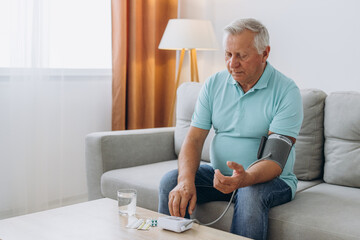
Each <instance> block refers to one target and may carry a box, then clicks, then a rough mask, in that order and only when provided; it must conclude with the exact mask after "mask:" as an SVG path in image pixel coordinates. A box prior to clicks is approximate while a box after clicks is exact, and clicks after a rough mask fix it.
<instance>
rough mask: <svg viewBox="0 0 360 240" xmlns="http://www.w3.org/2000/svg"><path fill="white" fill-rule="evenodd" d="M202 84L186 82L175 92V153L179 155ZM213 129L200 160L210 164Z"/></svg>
mask: <svg viewBox="0 0 360 240" xmlns="http://www.w3.org/2000/svg"><path fill="white" fill-rule="evenodd" d="M201 86H202V84H201V83H196V82H186V83H183V84H181V85H180V87H179V88H178V90H177V102H176V127H175V133H174V138H175V153H176V154H177V155H179V153H180V149H181V145H182V143H183V142H184V139H185V136H186V134H187V132H188V131H189V128H190V123H191V118H192V115H193V112H194V109H195V104H196V101H197V98H198V96H199V92H200V89H201ZM214 134H215V132H214V129H211V130H210V132H209V135H208V136H207V138H206V140H205V143H204V147H203V151H202V154H201V159H202V160H204V161H207V162H210V151H209V150H210V144H211V140H212V139H213V137H214Z"/></svg>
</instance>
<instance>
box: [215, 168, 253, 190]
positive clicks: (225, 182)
mask: <svg viewBox="0 0 360 240" xmlns="http://www.w3.org/2000/svg"><path fill="white" fill-rule="evenodd" d="M226 164H227V165H228V167H229V168H231V169H233V174H232V176H230V177H227V176H224V175H222V174H221V172H220V170H219V169H216V170H215V175H214V188H216V189H217V190H219V191H220V192H222V193H225V194H228V193H231V192H233V191H235V190H236V189H238V188H241V187H245V186H246V184H247V182H248V178H249V177H250V176H249V174H248V173H247V172H246V171H245V169H244V167H243V166H242V165H240V164H238V163H236V162H227V163H226Z"/></svg>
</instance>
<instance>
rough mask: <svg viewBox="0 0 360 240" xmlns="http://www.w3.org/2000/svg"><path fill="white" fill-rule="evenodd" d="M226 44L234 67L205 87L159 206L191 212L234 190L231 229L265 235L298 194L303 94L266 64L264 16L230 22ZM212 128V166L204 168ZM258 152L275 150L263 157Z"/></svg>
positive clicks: (228, 63) (229, 62)
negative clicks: (273, 213)
mask: <svg viewBox="0 0 360 240" xmlns="http://www.w3.org/2000/svg"><path fill="white" fill-rule="evenodd" d="M224 48H225V63H226V67H227V70H224V71H222V72H218V73H216V74H214V75H213V76H211V77H210V78H209V79H208V80H207V81H206V82H205V84H204V85H203V87H202V89H201V92H200V94H199V97H198V101H197V103H196V107H195V111H194V114H193V117H192V121H191V126H190V129H189V132H188V134H187V136H186V139H185V141H184V143H183V145H182V148H181V152H180V155H179V164H178V165H179V166H178V170H175V171H172V172H169V173H167V174H166V175H165V176H164V177H163V179H162V180H161V184H160V193H159V197H160V201H159V211H160V212H161V213H165V214H171V215H173V216H181V217H184V216H186V217H188V216H189V214H192V212H193V211H194V208H195V206H196V203H205V202H209V201H229V199H230V197H231V195H232V194H231V193H232V192H234V191H235V195H234V200H233V202H234V215H233V221H232V226H231V232H232V233H235V234H239V235H242V236H246V237H250V238H253V239H266V237H267V226H268V212H269V209H270V208H271V207H274V206H277V205H280V204H284V203H286V202H289V201H290V200H291V199H292V198H293V197H294V195H295V191H296V186H297V179H296V177H295V175H294V173H293V167H294V161H295V149H294V147H293V146H292V145H293V144H294V143H295V141H296V137H297V135H298V133H299V131H300V128H301V123H302V119H303V112H302V111H303V109H302V102H301V96H300V91H299V88H298V87H297V86H296V84H295V83H294V82H293V81H292V80H291V79H289V78H288V77H286V76H284V75H283V74H281V73H280V72H279V71H277V70H276V69H275V68H274V67H272V66H271V65H270V64H269V63H268V62H267V59H268V57H269V53H270V46H269V35H268V31H267V29H266V28H265V27H264V26H263V25H262V24H261V23H260V22H258V21H257V20H255V19H241V20H237V21H235V22H233V23H231V24H230V25H228V26H227V27H226V28H225V33H224ZM211 126H213V127H214V129H215V136H214V138H213V141H212V143H211V148H210V160H211V166H210V165H207V164H204V165H200V156H201V151H202V147H203V144H204V141H205V139H206V136H207V135H208V132H209V129H210V128H211ZM263 136H267V137H268V141H267V142H262V138H263ZM270 138H271V139H272V140H271V141H269V140H270ZM281 139H287V140H286V141H287V142H288V143H289V148H288V147H284V146H285V145H286V144H285V145H284V144H283V142H284V141H285V140H284V141H280V140H281ZM286 141H285V142H286ZM261 143H263V144H261ZM264 144H265V148H263V147H261V146H263V145H264ZM286 146H287V145H286ZM259 149H260V150H263V151H265V152H266V151H268V154H267V155H266V156H264V155H262V157H261V156H260V157H259V156H258V152H259ZM264 149H265V150H264ZM286 151H287V152H286ZM277 152H280V154H275V153H277ZM260 153H261V151H260Z"/></svg>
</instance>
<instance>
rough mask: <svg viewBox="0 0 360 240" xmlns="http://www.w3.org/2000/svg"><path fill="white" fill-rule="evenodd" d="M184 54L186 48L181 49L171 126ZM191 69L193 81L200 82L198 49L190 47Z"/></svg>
mask: <svg viewBox="0 0 360 240" xmlns="http://www.w3.org/2000/svg"><path fill="white" fill-rule="evenodd" d="M184 55H185V48H183V49H181V54H180V62H179V68H178V70H177V74H176V81H175V90H174V95H173V99H172V106H171V109H170V116H169V122H168V123H169V124H168V125H169V126H171V125H172V123H173V116H174V109H175V101H176V91H177V89H178V87H179V83H180V74H181V69H182V64H183V61H184ZM190 69H191V82H199V71H198V66H197V58H196V49H190Z"/></svg>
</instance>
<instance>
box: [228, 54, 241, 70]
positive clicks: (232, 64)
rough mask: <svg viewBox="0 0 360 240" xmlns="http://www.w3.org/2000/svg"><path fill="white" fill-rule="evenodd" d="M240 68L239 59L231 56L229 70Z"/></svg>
mask: <svg viewBox="0 0 360 240" xmlns="http://www.w3.org/2000/svg"><path fill="white" fill-rule="evenodd" d="M239 66H240V61H239V59H237V57H235V56H232V57H231V59H230V67H231V68H236V67H239Z"/></svg>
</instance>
